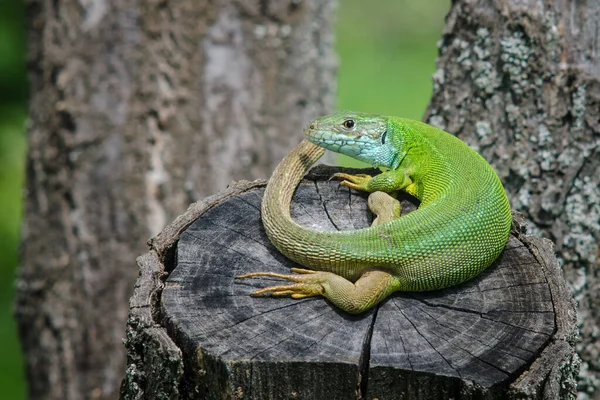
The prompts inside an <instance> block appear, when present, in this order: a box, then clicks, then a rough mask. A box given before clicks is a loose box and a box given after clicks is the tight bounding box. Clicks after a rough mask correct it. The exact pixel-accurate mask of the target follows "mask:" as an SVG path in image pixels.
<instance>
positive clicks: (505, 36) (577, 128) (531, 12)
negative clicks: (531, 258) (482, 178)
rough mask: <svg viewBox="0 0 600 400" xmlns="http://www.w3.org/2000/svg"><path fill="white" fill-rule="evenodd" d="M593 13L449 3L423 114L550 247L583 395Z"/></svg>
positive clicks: (594, 285) (596, 227) (589, 293)
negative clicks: (483, 168)
mask: <svg viewBox="0 0 600 400" xmlns="http://www.w3.org/2000/svg"><path fill="white" fill-rule="evenodd" d="M542 3H543V2H542ZM599 10H600V6H599V5H598V4H590V3H589V2H588V3H586V4H578V3H576V2H573V1H566V2H564V3H561V4H555V3H552V4H540V3H539V2H534V1H525V2H523V1H512V0H504V1H500V2H468V1H462V0H461V1H455V2H454V3H453V6H452V9H451V11H450V13H449V14H448V17H447V25H446V28H445V31H444V33H443V36H442V39H441V40H440V42H439V51H440V54H439V58H438V62H437V66H438V69H437V72H436V73H435V74H434V76H433V86H434V93H433V97H432V101H431V103H430V105H429V108H428V110H427V112H426V120H427V121H428V122H429V123H432V124H434V125H436V126H440V127H442V128H443V129H446V130H447V131H449V132H451V133H454V134H456V135H457V136H459V137H460V138H462V139H463V140H465V141H467V142H468V143H469V144H470V145H471V146H472V147H474V148H475V149H477V150H478V151H479V152H480V153H481V154H482V155H483V156H484V157H485V158H486V159H487V160H488V161H490V162H491V164H492V165H493V166H494V167H495V169H496V171H497V172H498V174H499V175H500V178H501V179H502V181H503V182H504V184H505V187H506V190H507V191H508V193H509V196H510V199H511V205H512V208H513V209H514V210H516V211H520V212H522V213H523V214H524V215H525V219H526V222H527V224H528V227H529V233H530V234H535V235H540V236H544V237H547V238H549V239H551V240H552V241H553V242H554V243H555V244H556V250H557V255H558V258H559V262H560V263H561V267H562V269H563V271H564V275H565V277H566V278H567V280H568V282H569V285H570V288H571V291H572V293H573V294H574V296H575V298H576V300H577V302H578V312H579V317H580V318H579V327H580V331H581V340H580V342H579V344H578V351H579V354H580V356H581V358H582V359H583V364H582V365H583V367H582V371H583V374H582V379H580V387H579V389H580V390H581V392H582V395H583V396H585V395H592V394H593V393H594V391H595V390H596V387H597V386H598V383H600V380H599V378H600V361H598V360H600V343H599V342H598V341H597V340H595V339H596V338H597V337H598V335H599V334H600V273H599V268H600V267H599V261H600V260H599V259H600V256H599V255H600V247H599V243H600V82H599V78H600V72H599V71H600V59H599V57H598V54H600V52H599V51H598V50H599V49H598V35H599V33H598V31H597V29H596V30H594V29H593V26H594V25H593V24H594V21H595V20H596V21H597V18H596V17H597V16H598V15H599V13H600V11H599ZM595 18H596V19H595ZM574 21H577V22H574ZM596 23H597V22H596Z"/></svg>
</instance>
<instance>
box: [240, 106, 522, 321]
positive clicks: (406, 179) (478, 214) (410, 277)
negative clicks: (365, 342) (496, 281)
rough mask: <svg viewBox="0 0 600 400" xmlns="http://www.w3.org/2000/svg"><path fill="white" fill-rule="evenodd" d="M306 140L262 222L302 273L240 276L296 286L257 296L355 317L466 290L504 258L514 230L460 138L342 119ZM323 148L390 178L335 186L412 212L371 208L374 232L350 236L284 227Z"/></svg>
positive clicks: (283, 169) (484, 169)
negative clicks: (323, 303) (410, 294)
mask: <svg viewBox="0 0 600 400" xmlns="http://www.w3.org/2000/svg"><path fill="white" fill-rule="evenodd" d="M304 133H305V135H306V137H307V139H308V140H304V141H303V142H301V143H300V144H299V145H298V146H297V147H296V148H295V149H294V150H292V151H291V152H290V153H289V154H288V155H287V156H286V157H285V158H284V159H283V161H282V162H281V163H280V164H279V166H278V167H277V168H276V169H275V171H274V172H273V176H272V177H271V179H270V180H269V183H268V185H267V188H266V190H265V194H264V198H263V203H262V221H263V224H264V227H265V230H266V232H267V235H268V237H269V239H270V240H271V242H272V243H273V244H274V245H275V247H276V248H277V249H278V250H279V251H281V252H282V253H283V254H285V255H286V256H287V257H288V258H290V259H291V260H293V261H294V262H296V263H298V264H300V265H302V266H304V267H306V268H309V269H296V268H294V269H292V272H295V274H277V273H271V272H257V273H251V274H247V275H244V276H242V277H241V278H247V277H251V276H272V277H278V278H283V279H287V280H289V281H292V282H294V283H293V284H286V285H278V286H272V287H268V288H265V289H262V290H259V291H257V292H255V294H261V293H270V294H273V295H291V296H292V297H294V298H304V297H309V296H316V295H322V296H324V297H326V298H327V299H328V300H329V301H330V302H332V303H333V304H335V305H336V306H337V307H339V308H341V309H343V310H345V311H347V312H350V313H360V312H363V311H365V310H367V309H369V308H370V307H372V306H373V305H375V304H377V303H378V302H380V301H381V300H383V299H384V298H385V297H387V296H388V295H389V294H390V293H392V292H394V291H397V290H401V291H426V290H435V289H442V288H446V287H449V286H454V285H457V284H459V283H461V282H464V281H467V280H469V279H471V278H473V277H474V276H476V275H477V274H479V273H480V272H482V271H483V270H484V269H486V268H487V267H488V266H490V264H492V262H493V261H494V260H495V259H496V258H497V257H498V256H499V255H500V253H501V252H502V250H503V249H504V246H505V244H506V240H507V238H508V234H509V231H510V226H511V221H512V218H511V212H510V206H509V202H508V198H507V197H506V194H505V192H504V188H503V187H502V184H501V182H500V180H499V179H498V176H497V175H496V173H495V172H494V170H493V169H492V167H491V166H490V165H489V164H488V163H487V162H486V161H485V160H484V159H483V158H482V157H481V156H480V155H479V154H478V153H477V152H475V151H474V150H473V149H471V148H470V147H469V146H467V145H466V144H465V143H464V142H462V141H461V140H459V139H458V138H456V137H454V136H452V135H450V134H449V133H447V132H444V131H442V130H440V129H437V128H435V127H433V126H430V125H427V124H425V123H422V122H419V121H413V120H408V119H404V118H397V117H386V116H380V115H374V114H364V113H355V112H347V111H344V112H339V113H335V114H331V115H327V116H324V117H322V118H318V119H316V120H315V121H313V122H311V123H310V124H309V126H308V127H307V128H306V129H305V131H304ZM325 148H326V149H329V150H332V151H335V152H338V153H342V154H346V155H349V156H351V157H353V158H356V159H358V160H361V161H365V162H367V163H370V164H372V165H373V166H374V167H379V168H385V169H388V171H387V172H384V173H382V174H379V175H376V176H374V177H370V176H367V175H357V176H353V175H348V174H336V175H335V177H336V178H341V179H343V181H342V183H341V184H342V185H344V186H348V187H351V188H354V189H357V190H363V191H366V192H370V193H373V192H379V191H381V192H386V193H391V192H394V191H396V190H403V191H405V192H407V193H409V194H411V195H413V196H415V197H416V198H418V199H419V200H420V201H421V204H420V206H419V208H418V209H417V210H416V211H414V212H412V213H410V214H408V215H405V216H402V217H399V218H396V217H384V216H383V215H382V214H383V213H382V210H383V209H384V208H385V207H388V208H390V207H392V208H394V207H395V208H396V209H397V206H396V205H393V204H392V205H391V206H389V204H388V205H384V206H380V207H379V209H378V207H377V206H375V207H373V206H372V207H371V208H372V210H373V211H374V212H375V213H376V214H378V215H379V217H380V223H379V224H374V226H371V227H369V228H364V229H358V230H353V231H338V232H328V231H315V230H312V229H309V228H306V227H303V226H301V225H299V224H297V223H296V222H294V221H293V220H292V218H291V217H290V202H291V199H292V195H293V193H294V190H295V189H296V186H297V185H298V183H299V182H300V181H301V180H302V178H303V176H304V174H305V173H306V172H307V171H308V170H309V169H310V167H311V166H312V164H313V163H314V162H315V161H316V160H318V159H319V158H320V157H321V156H322V155H323V153H324V149H325ZM372 196H373V195H371V197H372ZM386 197H387V196H386ZM370 200H371V199H370ZM392 201H394V200H392ZM387 203H389V202H387ZM382 204H386V201H383V202H382ZM383 218H385V219H383Z"/></svg>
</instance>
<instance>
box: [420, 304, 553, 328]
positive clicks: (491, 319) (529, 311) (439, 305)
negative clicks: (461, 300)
mask: <svg viewBox="0 0 600 400" xmlns="http://www.w3.org/2000/svg"><path fill="white" fill-rule="evenodd" d="M411 297H412V296H411ZM413 298H414V299H415V300H417V301H420V302H421V303H423V304H425V305H427V306H429V307H435V308H446V309H449V310H453V311H461V312H465V313H469V314H473V315H479V317H481V318H483V319H487V320H490V321H494V322H498V323H500V324H505V325H508V326H511V327H513V328H517V329H522V330H525V331H528V332H532V333H537V334H541V335H547V336H548V335H549V334H548V333H547V332H541V331H537V330H534V329H530V328H526V327H524V326H517V325H513V324H510V323H508V322H506V321H501V320H497V319H494V318H490V317H489V316H486V314H489V312H481V311H475V310H471V309H469V308H463V307H457V306H451V305H449V304H434V303H429V302H428V301H427V300H425V299H419V298H416V297H413ZM493 311H494V312H497V311H501V312H508V313H512V311H510V310H508V311H507V310H493ZM523 312H525V311H523ZM548 312H550V311H535V310H528V311H526V313H548Z"/></svg>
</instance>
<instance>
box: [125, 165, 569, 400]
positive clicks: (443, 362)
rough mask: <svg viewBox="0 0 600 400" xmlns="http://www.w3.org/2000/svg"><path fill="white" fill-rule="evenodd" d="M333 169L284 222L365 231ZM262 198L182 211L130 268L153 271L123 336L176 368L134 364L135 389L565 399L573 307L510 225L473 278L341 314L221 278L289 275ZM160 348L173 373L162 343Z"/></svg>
mask: <svg viewBox="0 0 600 400" xmlns="http://www.w3.org/2000/svg"><path fill="white" fill-rule="evenodd" d="M333 171H334V169H332V168H325V167H317V168H315V169H313V170H312V171H311V173H309V175H308V176H307V178H309V180H308V181H305V182H304V183H303V184H301V185H300V187H299V189H298V190H297V192H296V194H295V197H294V202H293V206H292V215H293V216H294V218H295V219H296V220H297V221H298V222H299V223H302V224H304V225H306V226H310V227H314V228H318V229H329V230H333V229H355V228H358V227H363V226H369V225H370V223H371V218H372V216H371V215H370V214H369V212H368V211H367V208H366V204H365V203H366V201H365V200H366V196H365V195H364V194H360V193H356V192H354V191H348V190H347V189H340V190H337V188H336V187H337V182H327V177H329V176H330V175H331V173H332V172H333ZM262 192H263V183H262V182H253V183H249V182H243V183H241V184H240V185H237V184H236V185H234V186H233V187H232V188H230V189H228V190H227V191H226V192H224V193H222V194H219V195H216V196H213V197H212V198H211V199H207V201H203V202H202V203H201V204H196V205H193V206H192V207H190V209H189V210H188V212H187V213H186V214H184V215H183V216H181V217H180V218H178V220H176V221H175V222H174V223H173V224H172V226H170V227H168V228H167V229H166V230H165V231H164V232H163V233H162V234H161V235H159V237H158V238H157V239H156V240H155V241H154V242H153V248H154V250H153V251H152V253H151V254H155V256H145V258H143V259H141V260H146V259H154V260H155V261H156V262H158V264H159V266H155V267H154V268H155V270H156V269H158V270H160V269H161V267H160V264H161V261H162V262H164V266H163V267H162V268H163V271H164V275H163V276H162V279H160V280H156V279H154V278H152V279H151V277H155V276H158V275H160V274H159V273H157V272H154V273H149V272H145V274H146V278H144V277H143V276H141V277H140V279H141V280H144V279H145V280H146V281H148V280H149V279H150V282H151V283H150V284H148V283H146V284H141V283H140V285H138V286H139V290H140V292H139V293H137V294H136V296H134V298H133V299H132V305H133V304H139V303H140V302H141V303H143V304H144V305H147V304H148V303H151V304H150V305H149V306H148V308H149V309H150V310H145V311H144V312H146V313H149V314H148V315H152V316H153V319H152V322H151V323H150V325H148V326H149V328H148V329H146V328H144V326H143V325H142V324H140V323H139V322H138V321H139V320H140V318H141V317H136V318H134V319H135V321H136V322H135V323H134V324H133V323H130V327H129V328H130V329H129V333H130V335H129V336H130V337H134V336H137V337H140V335H139V334H140V333H144V334H145V335H147V337H149V338H150V337H154V336H152V335H154V334H158V332H161V336H159V337H154V339H152V343H162V342H161V340H162V339H163V338H164V336H163V335H164V333H165V332H167V334H168V337H169V338H170V340H171V341H172V342H170V345H175V346H176V347H177V348H179V349H181V352H182V356H181V362H182V363H183V365H184V367H183V373H181V372H178V374H166V377H163V376H160V374H157V372H156V371H154V369H153V368H151V367H146V369H145V374H146V375H145V377H144V379H145V380H139V381H136V382H137V383H138V384H139V385H142V386H143V385H148V384H149V383H148V382H151V381H152V382H155V381H156V380H158V381H160V382H161V385H168V384H171V385H175V386H176V388H171V390H172V391H176V392H177V393H178V394H179V395H184V394H185V395H186V396H187V395H191V396H192V397H194V396H195V397H196V398H235V397H244V398H288V397H295V398H311V399H312V398H315V399H318V398H323V399H331V398H354V397H357V396H358V397H360V398H386V399H388V398H392V399H393V398H398V399H403V398H414V399H430V398H431V399H437V398H446V397H454V398H489V399H492V398H507V399H509V398H510V399H513V398H514V399H516V398H528V399H534V398H545V399H554V398H558V397H552V396H555V395H560V398H569V397H572V396H573V394H574V393H575V386H574V382H575V380H574V379H575V377H576V375H577V370H578V368H577V367H578V364H577V358H576V356H575V355H574V340H575V336H576V334H575V332H576V320H575V312H574V304H573V302H572V299H571V298H570V296H569V294H568V292H567V290H566V286H565V283H564V281H563V280H562V278H561V276H560V271H559V269H558V267H557V264H556V260H555V259H554V257H553V254H552V247H551V245H550V244H549V242H548V241H545V240H539V239H536V238H529V237H527V236H525V235H524V234H523V228H522V227H521V222H520V219H519V218H518V217H516V219H515V221H516V222H515V224H514V226H513V231H512V236H511V238H510V240H509V243H508V245H507V248H506V250H505V252H504V253H503V254H502V256H501V258H500V259H499V261H498V262H497V263H495V264H494V265H493V266H492V267H490V268H489V269H488V270H486V271H485V272H484V273H483V274H481V275H480V276H478V277H476V278H475V279H474V280H472V281H470V282H468V283H466V284H463V285H460V286H458V287H455V288H450V289H447V290H443V291H436V292H428V293H399V294H396V295H394V296H392V297H391V298H390V299H388V300H387V301H385V302H384V303H382V304H381V305H380V306H378V307H376V308H375V309H374V310H372V311H370V312H368V313H365V314H363V315H360V316H350V315H347V314H345V313H343V312H340V311H339V310H337V309H335V308H334V307H333V306H331V305H330V304H328V303H327V302H326V301H325V300H323V299H321V298H311V299H304V300H293V299H289V298H272V297H251V296H249V294H250V293H251V292H252V291H253V290H255V289H257V288H260V287H264V286H265V285H269V284H272V283H273V282H275V280H273V279H271V278H256V279H252V280H241V281H240V280H236V279H234V277H235V276H237V275H240V274H243V273H246V272H251V271H261V270H269V271H277V272H287V271H288V269H289V267H290V266H292V263H291V262H290V261H289V260H287V259H286V258H285V257H283V256H282V255H281V254H279V253H278V252H277V251H276V250H275V249H274V247H273V246H272V245H270V243H269V241H268V239H267V238H266V236H265V233H264V231H263V228H262V224H261V222H260V213H259V209H260V201H261V196H262ZM174 249H176V251H173V250H174ZM142 264H143V263H142ZM148 270H149V269H148V268H142V273H144V271H148ZM157 274H158V275H157ZM163 281H164V282H165V283H164V285H165V286H164V289H163V288H162V285H163ZM142 287H144V288H146V289H144V290H143V291H142V290H141V289H142ZM152 287H154V289H151V288H152ZM161 290H162V292H161ZM159 292H161V294H160V300H159V298H158V296H157V295H156V293H159ZM144 293H145V294H144ZM153 294H154V295H153ZM136 298H139V299H138V300H135V299H136ZM150 298H151V299H153V300H152V301H149V300H148V299H150ZM159 303H160V304H159ZM136 307H137V306H136ZM136 309H139V310H141V309H143V308H140V307H137V308H136ZM133 310H134V308H132V311H133ZM142 320H143V319H142ZM150 329H152V330H155V329H156V330H157V332H154V331H152V333H148V331H149V330H150ZM143 340H147V339H143ZM141 343H142V342H139V343H138V345H135V346H134V345H131V346H129V347H128V349H129V353H130V359H132V360H133V359H135V358H136V357H143V356H142V354H143V353H144V351H147V350H145V349H144V347H143V346H141ZM154 348H157V346H154ZM161 350H162V351H163V354H164V356H165V357H166V356H169V357H171V358H168V360H169V361H170V364H169V365H176V364H175V363H174V362H173V358H172V354H173V352H172V351H171V350H170V348H168V347H164V348H162V349H161ZM153 354H154V353H153ZM156 360H157V361H158V360H160V357H156ZM169 371H177V370H176V369H174V368H170V369H169ZM175 377H176V378H177V379H175ZM130 381H131V382H133V381H134V379H133V378H132V379H131V380H130ZM165 381H166V383H165ZM144 382H146V383H144ZM165 392H166V391H165Z"/></svg>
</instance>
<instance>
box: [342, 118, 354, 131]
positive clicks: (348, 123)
mask: <svg viewBox="0 0 600 400" xmlns="http://www.w3.org/2000/svg"><path fill="white" fill-rule="evenodd" d="M343 125H344V128H346V129H352V128H354V125H356V124H355V123H354V120H353V119H347V120H345V121H344V123H343Z"/></svg>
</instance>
